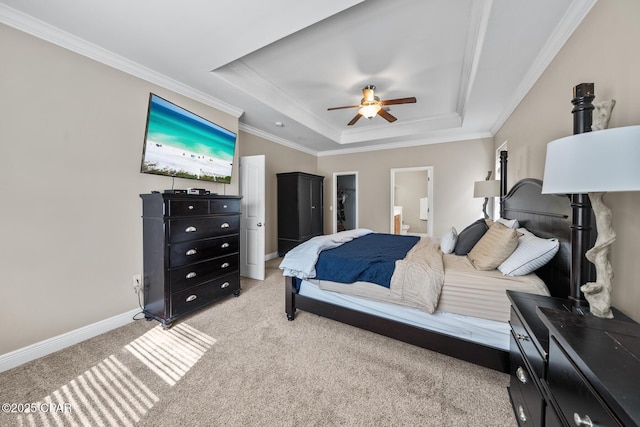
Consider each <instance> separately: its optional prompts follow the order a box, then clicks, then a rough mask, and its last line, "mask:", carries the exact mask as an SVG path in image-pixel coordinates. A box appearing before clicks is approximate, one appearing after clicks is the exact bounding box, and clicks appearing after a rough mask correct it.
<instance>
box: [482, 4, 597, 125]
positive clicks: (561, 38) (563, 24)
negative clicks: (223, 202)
mask: <svg viewBox="0 0 640 427" xmlns="http://www.w3.org/2000/svg"><path fill="white" fill-rule="evenodd" d="M597 1H598V0H573V2H572V3H571V6H569V7H568V8H567V12H566V13H565V15H564V16H563V17H562V19H561V20H560V23H559V24H558V26H557V27H556V29H555V30H554V32H553V34H551V36H550V37H549V39H548V40H547V43H546V44H545V45H544V47H543V48H542V50H541V51H540V54H539V55H538V56H537V58H536V60H535V61H534V62H533V64H532V65H531V68H529V72H528V73H527V75H526V76H525V78H524V79H523V80H522V82H521V83H520V85H519V86H518V88H517V89H516V91H515V92H514V96H513V98H512V99H511V102H510V103H509V104H508V105H507V106H506V107H505V108H504V110H503V111H502V114H500V116H498V119H497V120H496V122H495V123H494V124H493V126H492V127H491V129H490V130H491V133H492V134H494V135H495V134H496V133H497V132H498V131H499V130H500V128H501V127H502V125H503V124H504V123H505V122H506V121H507V119H508V118H509V116H511V114H513V112H514V111H515V109H516V107H517V106H518V105H519V104H520V102H521V101H522V100H523V99H524V97H525V96H526V95H527V94H528V93H529V91H530V90H531V88H532V87H533V85H534V84H535V83H536V82H537V81H538V79H539V78H540V76H541V75H542V74H543V73H544V71H545V70H546V69H547V67H548V66H549V64H550V63H551V61H553V59H554V58H555V57H556V55H557V54H558V52H560V49H562V47H563V46H564V45H565V43H566V42H567V41H568V40H569V38H570V37H571V36H572V35H573V33H574V31H575V30H576V29H577V28H578V26H579V25H580V23H582V21H583V19H584V18H585V17H586V16H587V14H588V13H589V11H591V8H592V7H593V6H594V5H595V4H596V2H597Z"/></svg>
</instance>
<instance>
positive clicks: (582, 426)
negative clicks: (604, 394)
mask: <svg viewBox="0 0 640 427" xmlns="http://www.w3.org/2000/svg"><path fill="white" fill-rule="evenodd" d="M573 422H574V423H575V425H576V426H578V427H593V422H592V421H591V418H589V415H585V416H584V418H582V417H581V416H580V415H579V414H578V413H577V412H574V413H573Z"/></svg>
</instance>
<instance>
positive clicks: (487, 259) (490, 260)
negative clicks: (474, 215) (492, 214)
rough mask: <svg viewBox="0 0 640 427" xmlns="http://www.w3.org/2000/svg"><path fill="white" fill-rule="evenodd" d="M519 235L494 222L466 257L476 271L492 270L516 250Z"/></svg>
mask: <svg viewBox="0 0 640 427" xmlns="http://www.w3.org/2000/svg"><path fill="white" fill-rule="evenodd" d="M518 237H520V233H518V232H517V231H516V230H514V229H512V228H509V227H506V226H505V225H503V224H501V223H499V222H494V223H493V224H492V225H491V227H490V228H489V230H488V231H487V232H486V233H485V234H484V236H482V238H481V239H480V240H478V243H476V244H475V246H474V247H473V248H472V249H471V251H469V253H468V254H467V257H468V258H469V261H471V264H473V266H474V267H475V268H476V269H477V270H494V269H496V268H497V267H498V266H499V265H500V264H502V262H503V261H504V260H505V259H507V258H508V257H509V255H511V254H512V253H513V251H515V250H516V247H517V246H518Z"/></svg>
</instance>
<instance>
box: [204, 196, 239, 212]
mask: <svg viewBox="0 0 640 427" xmlns="http://www.w3.org/2000/svg"><path fill="white" fill-rule="evenodd" d="M210 209H211V210H210V213H212V214H224V213H239V212H240V200H237V199H231V200H229V199H216V200H211V204H210Z"/></svg>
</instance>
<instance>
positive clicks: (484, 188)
mask: <svg viewBox="0 0 640 427" xmlns="http://www.w3.org/2000/svg"><path fill="white" fill-rule="evenodd" d="M499 195H500V181H499V180H495V179H490V180H486V181H476V182H475V184H474V185H473V197H498V196H499Z"/></svg>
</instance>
